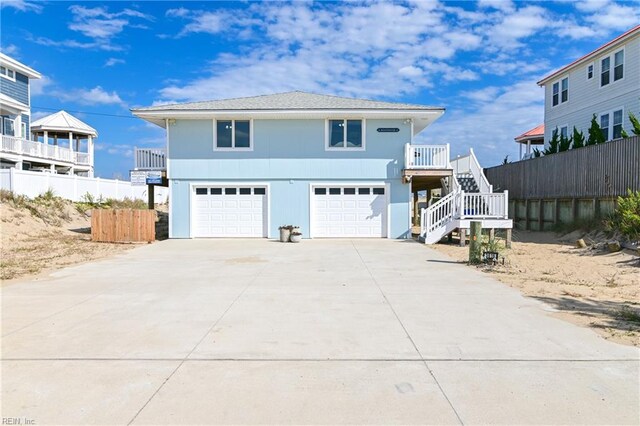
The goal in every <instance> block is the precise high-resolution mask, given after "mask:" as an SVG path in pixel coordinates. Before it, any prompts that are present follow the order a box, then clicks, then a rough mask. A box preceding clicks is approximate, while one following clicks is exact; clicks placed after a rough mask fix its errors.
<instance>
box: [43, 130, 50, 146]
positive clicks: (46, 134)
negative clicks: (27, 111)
mask: <svg viewBox="0 0 640 426" xmlns="http://www.w3.org/2000/svg"><path fill="white" fill-rule="evenodd" d="M42 143H44V144H45V145H49V132H47V131H46V130H45V131H44V134H43V136H42Z"/></svg>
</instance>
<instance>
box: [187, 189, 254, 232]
mask: <svg viewBox="0 0 640 426" xmlns="http://www.w3.org/2000/svg"><path fill="white" fill-rule="evenodd" d="M201 192H202V191H201ZM193 196H194V197H195V198H194V201H193V209H194V213H193V219H194V224H193V235H194V237H266V236H267V227H266V223H267V220H266V197H267V191H266V188H264V187H257V188H247V187H240V188H237V187H222V188H221V187H220V186H217V187H214V188H211V187H209V188H208V191H207V192H206V194H198V193H196V194H194V195H193Z"/></svg>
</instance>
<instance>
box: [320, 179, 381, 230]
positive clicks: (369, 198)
mask: <svg viewBox="0 0 640 426" xmlns="http://www.w3.org/2000/svg"><path fill="white" fill-rule="evenodd" d="M385 191H386V189H385V187H384V186H361V187H353V186H351V187H343V186H317V187H314V188H312V197H313V198H312V207H311V208H312V222H313V223H312V235H313V236H314V237H355V238H364V237H378V238H380V237H386V236H387V230H386V227H387V194H386V193H385Z"/></svg>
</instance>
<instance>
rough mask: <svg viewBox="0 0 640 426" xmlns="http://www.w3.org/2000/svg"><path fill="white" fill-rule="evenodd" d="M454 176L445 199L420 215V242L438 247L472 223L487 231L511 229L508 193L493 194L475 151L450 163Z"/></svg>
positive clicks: (446, 181)
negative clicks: (447, 237) (456, 231)
mask: <svg viewBox="0 0 640 426" xmlns="http://www.w3.org/2000/svg"><path fill="white" fill-rule="evenodd" d="M449 168H451V169H453V176H451V178H450V179H444V180H443V193H444V196H443V197H442V198H441V199H440V200H438V201H436V202H435V203H433V204H432V205H430V206H429V207H427V208H426V209H422V211H421V213H420V240H421V241H424V242H425V243H426V244H434V243H436V242H438V241H440V240H441V239H442V238H443V237H444V236H446V235H449V234H450V233H452V232H453V231H455V230H456V229H468V228H469V227H470V222H471V221H481V222H482V227H483V228H508V229H510V228H511V227H512V226H513V222H512V221H511V220H510V219H509V218H508V199H509V198H508V197H509V195H508V193H507V191H504V192H493V186H492V185H491V184H489V181H488V180H487V178H486V176H485V175H484V173H483V171H482V168H481V167H480V164H479V163H478V159H477V158H476V156H475V154H474V152H473V149H470V150H469V154H468V155H466V156H463V157H458V158H456V159H455V160H452V161H451V162H450V163H449Z"/></svg>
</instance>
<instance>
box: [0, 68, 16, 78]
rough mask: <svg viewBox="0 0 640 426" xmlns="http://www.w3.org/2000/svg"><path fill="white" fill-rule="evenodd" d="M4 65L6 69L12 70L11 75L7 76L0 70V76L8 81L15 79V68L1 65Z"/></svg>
mask: <svg viewBox="0 0 640 426" xmlns="http://www.w3.org/2000/svg"><path fill="white" fill-rule="evenodd" d="M2 66H3V67H4V69H6V70H7V71H11V72H13V77H9V76H8V75H6V74H3V73H2V72H0V77H3V78H6V79H7V80H10V81H16V70H14V69H11V68H8V67H7V66H6V65H2Z"/></svg>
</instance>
